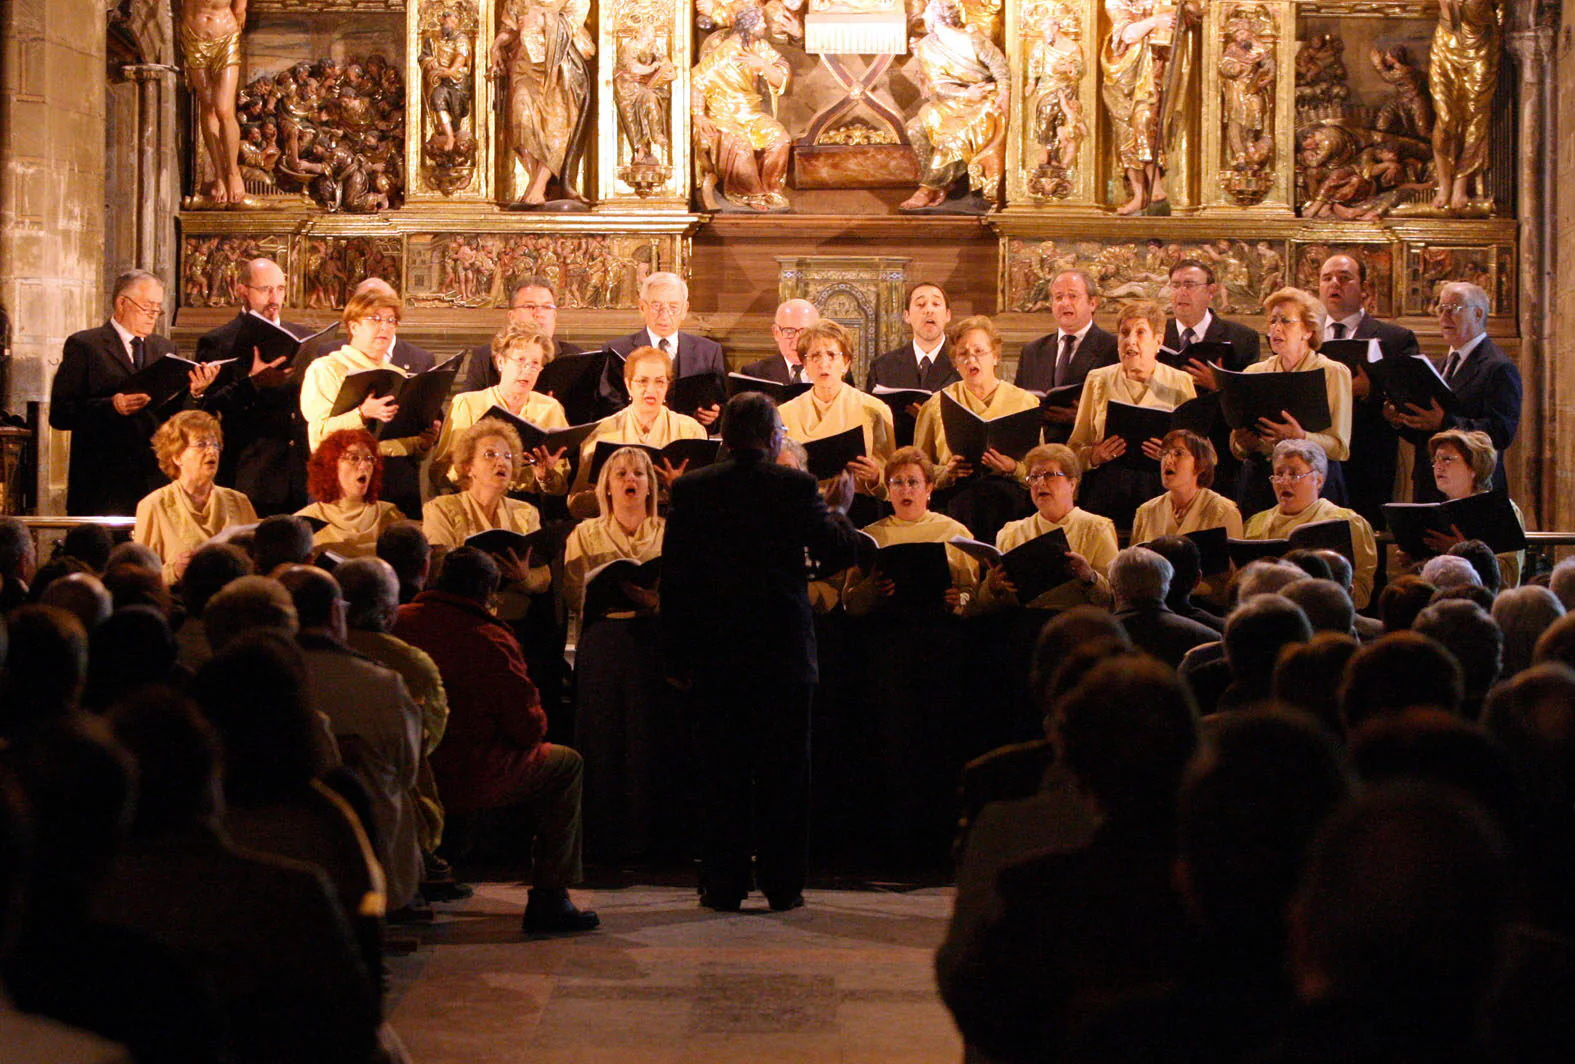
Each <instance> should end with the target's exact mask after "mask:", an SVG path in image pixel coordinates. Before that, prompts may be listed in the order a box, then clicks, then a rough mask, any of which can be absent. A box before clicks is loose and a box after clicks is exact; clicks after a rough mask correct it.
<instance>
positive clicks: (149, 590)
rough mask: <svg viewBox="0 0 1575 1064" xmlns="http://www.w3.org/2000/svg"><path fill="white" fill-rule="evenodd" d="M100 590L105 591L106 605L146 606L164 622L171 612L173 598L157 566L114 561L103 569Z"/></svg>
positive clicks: (123, 607)
mask: <svg viewBox="0 0 1575 1064" xmlns="http://www.w3.org/2000/svg"><path fill="white" fill-rule="evenodd" d="M103 581H104V590H105V591H108V592H109V601H110V607H111V608H112V609H114V610H123V609H125V608H126V607H127V606H147V607H149V608H150V609H152V610H154V611H156V612H157V613H158V614H159V615H160V616H161V617H163V618H164V620H165V622H166V623H168V621H169V620H170V618H171V617H172V616H174V613H175V599H174V598H173V597H172V596H171V595H170V589H169V587H168V586H166V585H165V583H164V577H162V576H161V575H159V571H158V570H157V569H149V568H146V567H145V566H142V565H138V564H136V563H135V562H116V563H115V564H113V565H111V566H110V567H109V568H108V569H105V570H104V577H103Z"/></svg>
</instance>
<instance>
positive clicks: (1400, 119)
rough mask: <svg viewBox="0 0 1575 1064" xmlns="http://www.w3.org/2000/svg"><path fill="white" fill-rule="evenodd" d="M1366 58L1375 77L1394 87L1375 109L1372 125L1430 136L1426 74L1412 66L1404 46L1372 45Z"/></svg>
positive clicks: (1393, 131) (1429, 110) (1431, 132)
mask: <svg viewBox="0 0 1575 1064" xmlns="http://www.w3.org/2000/svg"><path fill="white" fill-rule="evenodd" d="M1368 58H1369V59H1370V60H1371V61H1372V64H1373V69H1374V70H1375V71H1377V72H1378V76H1379V77H1380V78H1382V79H1383V80H1384V81H1385V82H1386V83H1388V84H1389V85H1391V86H1393V88H1394V95H1393V96H1392V97H1390V99H1388V100H1387V101H1385V103H1384V105H1383V107H1381V108H1379V111H1378V117H1377V118H1376V119H1374V121H1373V126H1374V128H1376V129H1378V130H1380V131H1382V132H1385V133H1401V134H1405V135H1406V136H1412V137H1424V138H1426V137H1431V136H1432V135H1433V98H1432V96H1431V95H1429V93H1428V88H1427V75H1426V74H1425V73H1423V72H1422V71H1421V70H1420V69H1418V68H1417V67H1415V66H1413V65H1412V63H1411V54H1410V52H1408V51H1407V50H1406V47H1405V45H1403V44H1400V45H1396V46H1395V47H1393V48H1389V49H1384V48H1374V49H1373V50H1372V51H1371V52H1369V53H1368Z"/></svg>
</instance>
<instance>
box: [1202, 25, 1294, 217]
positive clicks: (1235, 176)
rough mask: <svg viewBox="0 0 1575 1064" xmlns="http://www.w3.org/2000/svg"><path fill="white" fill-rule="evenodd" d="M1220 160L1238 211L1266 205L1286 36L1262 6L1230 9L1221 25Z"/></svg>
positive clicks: (1222, 177) (1271, 179)
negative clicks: (1276, 97)
mask: <svg viewBox="0 0 1575 1064" xmlns="http://www.w3.org/2000/svg"><path fill="white" fill-rule="evenodd" d="M1218 29H1219V33H1220V36H1221V40H1220V55H1219V62H1218V64H1217V66H1216V69H1215V73H1216V74H1217V75H1218V76H1219V86H1220V93H1221V99H1220V102H1221V109H1220V135H1221V144H1220V158H1219V177H1218V179H1219V183H1220V187H1221V188H1223V189H1224V190H1225V193H1226V194H1227V195H1228V196H1229V197H1230V198H1231V199H1232V200H1233V201H1234V202H1235V203H1237V204H1238V205H1240V206H1243V207H1247V206H1252V205H1253V204H1256V203H1260V202H1262V201H1263V198H1264V197H1265V196H1266V195H1267V194H1268V192H1269V189H1270V188H1271V187H1272V186H1273V183H1274V170H1275V168H1276V165H1277V162H1278V159H1277V153H1276V151H1275V124H1274V112H1275V87H1276V85H1277V83H1278V80H1279V76H1278V70H1279V64H1280V58H1279V55H1280V47H1279V44H1280V34H1279V31H1278V28H1277V26H1276V24H1275V19H1274V17H1273V16H1272V15H1271V14H1270V13H1269V11H1268V9H1267V8H1265V7H1264V6H1263V5H1262V4H1254V3H1237V4H1232V5H1230V6H1229V7H1227V8H1225V10H1224V15H1223V16H1222V18H1221V19H1220V22H1219V23H1218Z"/></svg>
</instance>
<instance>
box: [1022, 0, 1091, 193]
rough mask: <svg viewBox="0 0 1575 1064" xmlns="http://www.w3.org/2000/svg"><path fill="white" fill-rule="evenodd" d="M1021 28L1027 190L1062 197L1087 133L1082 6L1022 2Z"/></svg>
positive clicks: (1073, 181)
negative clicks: (1084, 105)
mask: <svg viewBox="0 0 1575 1064" xmlns="http://www.w3.org/2000/svg"><path fill="white" fill-rule="evenodd" d="M1019 29H1020V31H1021V32H1020V36H1021V38H1022V40H1021V42H1020V44H1019V47H1020V48H1021V51H1020V53H1019V54H1020V55H1021V57H1022V61H1023V62H1024V63H1026V72H1025V77H1024V82H1023V86H1022V93H1023V96H1022V106H1023V108H1024V121H1023V123H1022V129H1023V140H1024V143H1023V147H1022V159H1023V161H1024V164H1025V166H1026V168H1027V169H1028V170H1029V176H1028V184H1027V187H1028V192H1029V194H1030V195H1032V196H1034V197H1035V198H1041V199H1051V200H1065V199H1067V198H1068V197H1070V196H1071V195H1072V194H1073V193H1074V191H1075V190H1076V189H1077V186H1078V173H1079V171H1078V168H1079V166H1080V164H1082V162H1083V154H1084V149H1085V146H1086V145H1087V143H1088V138H1089V124H1088V115H1087V113H1086V111H1085V109H1084V107H1083V98H1082V97H1083V80H1084V77H1085V75H1086V74H1087V73H1088V70H1089V67H1090V65H1091V60H1090V54H1091V53H1090V51H1089V48H1088V44H1087V38H1088V33H1087V32H1086V30H1085V27H1084V25H1083V16H1082V10H1081V7H1080V5H1077V4H1074V3H1073V2H1072V0H1036V2H1031V3H1028V4H1026V5H1025V6H1024V9H1023V18H1022V22H1021V23H1020V24H1019Z"/></svg>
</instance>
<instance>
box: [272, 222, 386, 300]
mask: <svg viewBox="0 0 1575 1064" xmlns="http://www.w3.org/2000/svg"><path fill="white" fill-rule="evenodd" d="M295 262H296V264H297V267H298V270H299V273H300V280H299V281H298V282H297V284H299V286H300V293H301V294H300V297H299V299H300V303H299V305H300V306H304V307H307V308H309V309H311V310H338V309H340V308H341V307H343V306H344V305H345V300H346V299H347V298H348V296H349V294H350V292H351V291H352V290H353V289H354V288H355V286H356V285H358V284H360V283H361V282H362V281H364V280H366V279H367V278H368V277H381V278H382V279H383V280H385V281H387V282H388V283H389V284H391V285H393V286H394V287H395V288H396V289H399V288H400V287H401V285H402V277H403V273H404V270H403V265H404V251H403V249H402V248H401V246H400V240H399V238H398V237H392V236H303V237H300V238H298V239H297V241H296V247H295Z"/></svg>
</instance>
